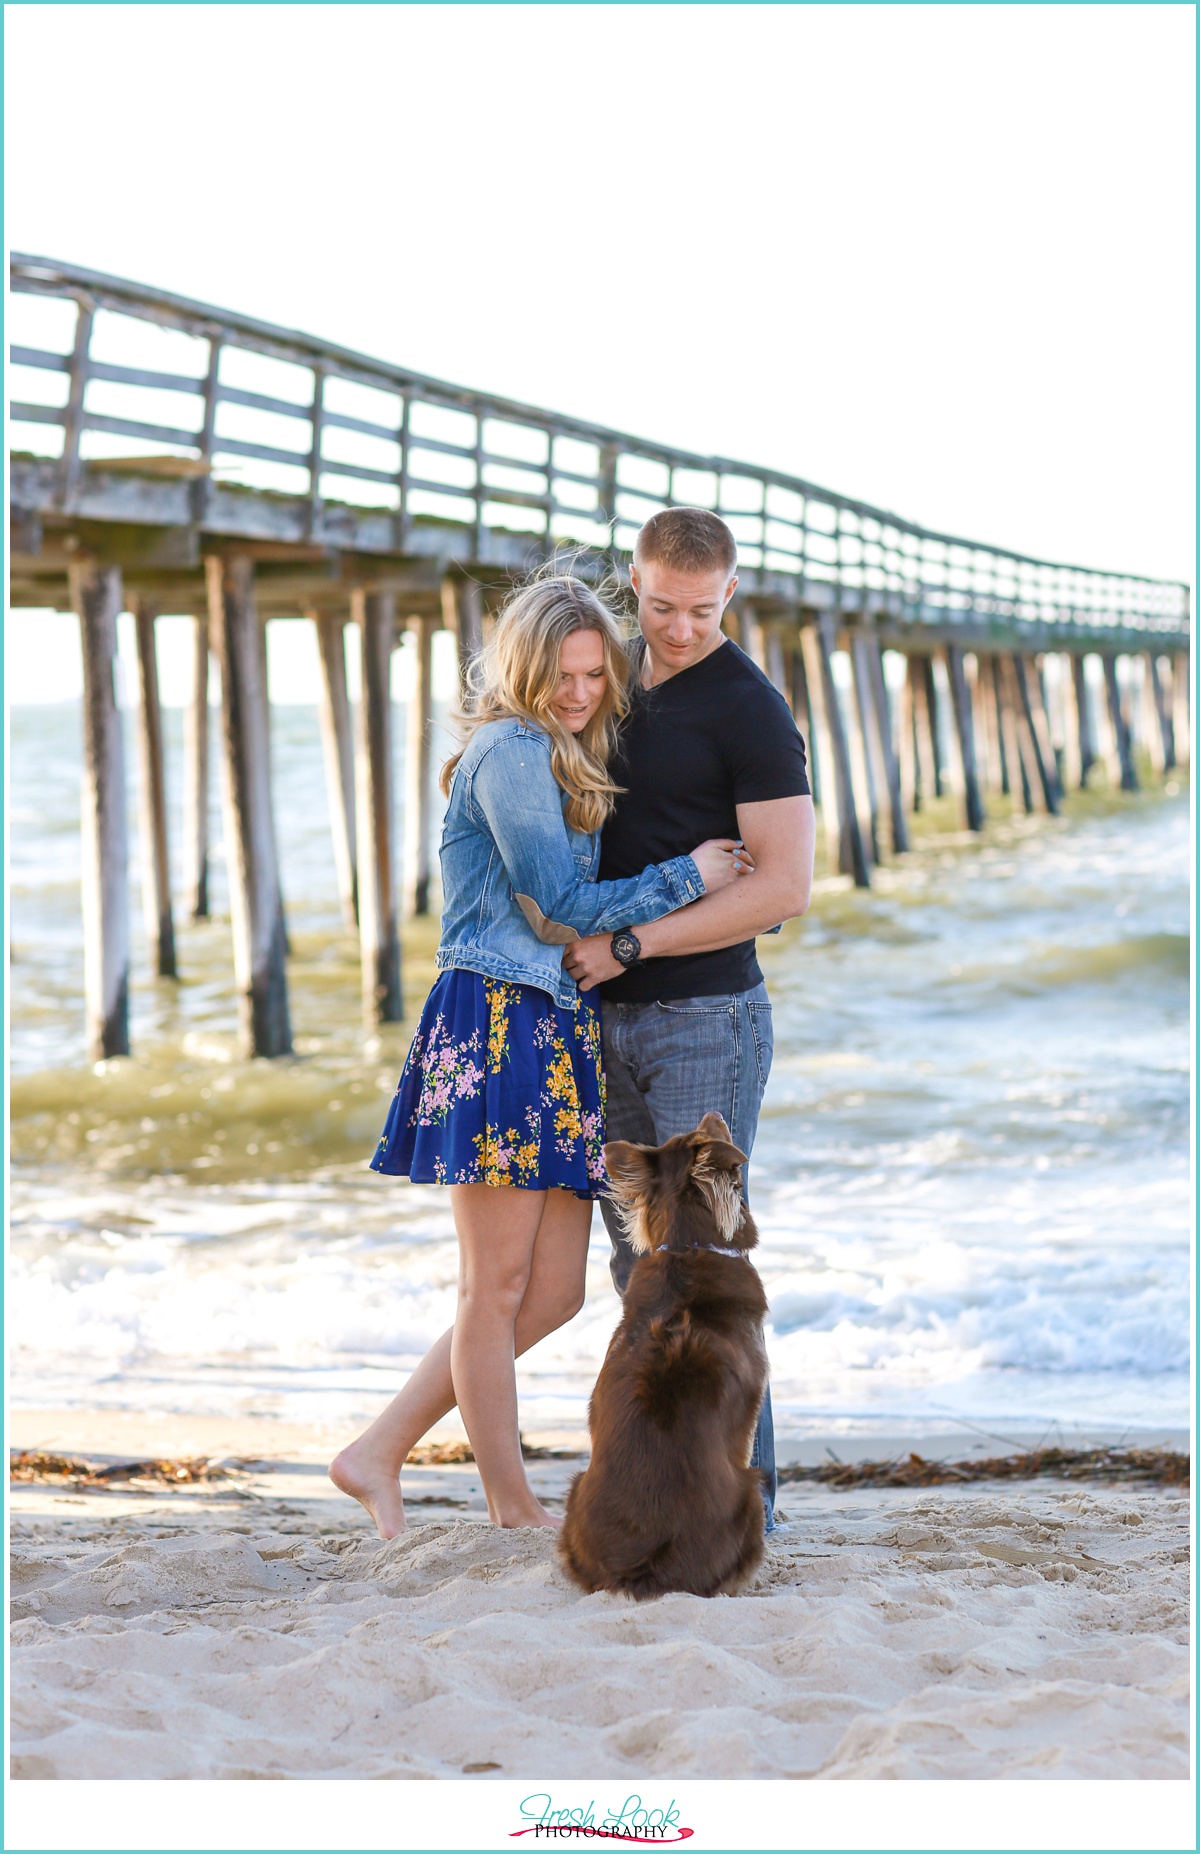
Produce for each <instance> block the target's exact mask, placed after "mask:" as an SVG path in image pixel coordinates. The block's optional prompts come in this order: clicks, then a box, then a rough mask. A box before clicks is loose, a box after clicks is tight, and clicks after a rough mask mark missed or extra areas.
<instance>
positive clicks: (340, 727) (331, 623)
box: [313, 612, 358, 927]
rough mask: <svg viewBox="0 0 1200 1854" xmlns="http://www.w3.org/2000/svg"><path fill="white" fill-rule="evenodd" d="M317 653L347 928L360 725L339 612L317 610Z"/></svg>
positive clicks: (354, 913)
mask: <svg viewBox="0 0 1200 1854" xmlns="http://www.w3.org/2000/svg"><path fill="white" fill-rule="evenodd" d="M313 623H314V625H315V626H316V632H317V653H318V656H319V657H320V661H321V698H320V709H319V714H320V722H321V749H322V752H323V754H324V758H325V790H326V792H327V793H328V795H329V828H330V831H331V833H332V836H333V861H334V867H335V868H336V870H337V884H338V894H339V895H340V897H341V902H342V917H343V919H344V920H345V922H346V925H347V927H357V925H358V863H357V856H358V845H357V837H356V829H355V821H354V730H353V725H352V722H351V716H350V696H349V692H348V690H347V686H346V638H345V628H344V620H343V618H342V616H341V614H340V613H338V612H316V613H314V614H313Z"/></svg>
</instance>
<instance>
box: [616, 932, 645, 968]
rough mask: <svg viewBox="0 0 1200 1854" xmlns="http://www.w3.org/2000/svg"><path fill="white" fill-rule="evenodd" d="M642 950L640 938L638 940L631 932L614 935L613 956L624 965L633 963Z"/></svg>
mask: <svg viewBox="0 0 1200 1854" xmlns="http://www.w3.org/2000/svg"><path fill="white" fill-rule="evenodd" d="M641 950H642V946H641V942H640V940H636V939H635V938H634V936H633V935H632V934H631V933H617V934H614V935H613V939H612V952H613V958H614V959H619V960H620V962H621V964H622V965H623V966H629V965H632V964H633V962H634V960H635V959H636V958H637V957H638V955H639V954H640V953H641Z"/></svg>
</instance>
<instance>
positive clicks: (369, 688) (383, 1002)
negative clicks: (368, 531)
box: [350, 589, 403, 1024]
mask: <svg viewBox="0 0 1200 1854" xmlns="http://www.w3.org/2000/svg"><path fill="white" fill-rule="evenodd" d="M350 609H351V616H352V619H353V622H354V623H355V624H356V625H357V626H358V629H359V634H360V636H361V638H362V696H361V699H360V701H359V704H358V711H357V723H358V725H357V730H356V737H355V757H354V764H355V781H356V789H355V817H356V820H357V827H358V936H359V946H360V949H361V953H362V995H363V1015H364V1017H365V1019H366V1022H367V1023H368V1024H383V1023H398V1022H399V1021H400V1018H401V1016H402V1015H403V1006H402V998H401V988H400V938H399V933H398V929H397V922H396V822H395V802H394V799H393V796H392V693H391V665H392V646H393V644H394V642H395V635H396V596H395V594H394V593H392V592H366V591H364V590H362V589H357V590H356V591H355V592H354V593H353V595H352V599H351V607H350Z"/></svg>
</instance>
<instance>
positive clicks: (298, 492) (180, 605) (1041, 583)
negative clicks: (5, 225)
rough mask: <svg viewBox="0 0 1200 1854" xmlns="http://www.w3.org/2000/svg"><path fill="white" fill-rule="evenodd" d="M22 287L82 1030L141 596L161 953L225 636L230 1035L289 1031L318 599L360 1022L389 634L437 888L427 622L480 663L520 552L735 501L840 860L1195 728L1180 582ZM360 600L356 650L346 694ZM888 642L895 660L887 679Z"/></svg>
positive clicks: (49, 276) (95, 301)
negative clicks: (78, 872) (180, 650)
mask: <svg viewBox="0 0 1200 1854" xmlns="http://www.w3.org/2000/svg"><path fill="white" fill-rule="evenodd" d="M11 283H12V288H13V290H14V291H16V292H18V293H20V294H23V295H28V296H33V297H41V298H46V299H57V300H58V301H59V302H62V303H65V304H67V305H69V306H70V307H71V308H72V310H73V319H72V321H71V326H70V330H69V333H64V334H63V335H62V337H61V339H60V341H59V343H58V345H57V346H54V345H38V346H33V345H14V346H13V347H12V349H11V352H10V359H11V364H12V369H13V383H14V388H15V397H14V399H13V401H12V403H11V405H10V418H11V421H12V444H13V448H12V451H11V455H10V472H11V508H12V548H11V560H12V585H11V596H12V602H13V603H14V604H15V605H25V606H36V607H42V608H45V607H57V608H62V609H66V608H68V607H69V608H71V609H74V610H75V611H76V612H77V613H78V614H79V617H80V622H81V626H82V630H83V639H84V673H85V704H86V706H87V712H88V715H89V717H90V720H89V726H88V729H87V730H86V734H85V739H86V743H87V766H86V769H85V787H86V790H87V792H88V793H90V797H88V798H87V802H85V806H84V828H85V837H86V838H87V843H86V844H85V851H86V854H85V858H84V869H85V875H84V891H85V894H84V905H85V918H86V921H87V935H86V938H87V962H86V963H87V972H88V1015H89V1041H90V1045H91V1048H92V1051H93V1053H94V1054H95V1055H98V1056H99V1055H107V1054H112V1053H117V1052H119V1051H121V1050H124V1049H127V1048H128V1003H127V995H128V920H127V917H126V916H127V900H126V899H125V887H126V868H125V859H126V849H125V823H124V817H123V813H122V815H121V816H120V817H118V815H117V813H118V810H119V806H118V805H117V803H116V796H115V791H116V789H119V788H115V789H114V785H113V782H114V780H116V779H117V777H118V775H119V771H120V765H121V754H122V747H121V741H120V716H119V714H118V713H117V712H116V711H115V709H113V708H112V704H111V683H112V676H111V657H112V652H113V650H114V649H115V619H116V615H117V612H118V611H120V610H122V609H129V610H131V611H133V613H134V616H135V618H136V620H137V640H138V650H139V667H140V671H141V674H140V687H141V692H142V702H141V708H140V715H141V729H142V738H141V743H140V744H141V755H140V757H141V763H142V767H143V787H144V793H145V800H144V827H143V834H144V835H145V837H146V840H147V855H146V857H145V865H146V874H145V883H144V888H145V908H146V915H147V924H148V927H149V928H150V930H151V941H152V946H153V950H154V957H155V961H156V970H157V971H158V973H159V974H160V975H163V976H169V975H170V974H171V973H172V972H173V970H174V961H175V950H174V932H173V923H172V911H171V905H170V895H169V892H168V890H167V885H166V828H165V816H166V811H165V798H164V792H163V781H162V752H161V730H160V727H159V723H158V705H157V676H156V671H155V665H154V618H155V616H156V614H157V613H159V612H161V611H172V612H176V613H178V612H194V613H196V614H198V616H197V619H196V625H197V645H196V663H197V676H196V695H195V702H194V708H193V712H192V714H191V716H190V725H189V730H188V740H189V747H188V761H187V790H186V793H185V838H186V843H185V851H186V862H187V871H188V874H187V896H186V905H187V907H188V909H189V911H190V912H191V913H193V914H201V913H203V912H204V911H205V909H206V907H207V895H206V888H207V883H206V866H207V843H206V840H205V817H206V804H205V795H206V793H207V776H208V774H207V734H206V729H205V728H204V727H202V726H201V725H200V722H201V720H202V719H203V717H204V714H205V713H206V709H205V707H204V704H205V703H206V701H207V661H208V652H209V650H210V649H211V651H212V652H213V653H214V654H215V655H216V656H217V658H218V660H219V661H220V663H221V667H222V678H221V685H222V704H223V740H224V751H225V755H226V760H227V765H228V769H229V772H230V777H229V778H228V779H227V780H226V781H225V784H224V790H225V794H226V798H225V803H226V811H227V815H226V836H227V841H228V842H229V843H230V845H231V846H232V852H233V854H232V857H231V871H230V875H231V894H232V904H231V906H232V916H233V927H234V944H235V961H236V968H237V974H238V985H239V989H240V992H241V998H242V1023H243V1035H244V1041H245V1046H246V1048H247V1049H248V1050H249V1051H252V1052H255V1053H264V1054H274V1053H279V1052H280V1051H282V1050H285V1049H287V1048H288V1047H289V1044H290V1032H289V1029H288V1009H287V986H286V973H285V963H284V960H285V944H286V933H285V930H284V923H283V914H282V903H281V901H280V883H279V874H278V869H277V866H276V855H275V848H274V843H273V835H272V825H271V807H270V793H269V790H268V789H267V785H266V780H267V757H266V753H265V723H266V690H265V653H264V647H263V630H262V621H263V619H264V618H267V617H270V618H276V617H291V618H297V619H308V620H311V621H313V622H315V624H316V626H317V631H318V637H319V641H320V660H321V665H322V674H323V698H324V699H323V703H322V726H323V731H324V737H325V748H326V752H325V758H326V768H327V775H328V779H329V786H330V801H331V812H332V820H333V837H334V850H335V859H336V865H337V870H338V878H339V886H340V889H341V893H342V898H343V905H344V907H345V909H346V913H347V918H348V919H350V920H356V921H357V923H358V926H359V931H360V935H361V939H362V950H363V985H364V1000H365V1008H366V1012H367V1015H368V1017H369V1018H371V1019H373V1020H380V1019H383V1020H388V1019H393V1018H396V1017H398V1016H399V1014H400V1010H401V987H400V958H399V946H398V938H397V929H396V917H397V906H396V886H397V871H396V859H395V815H394V813H395V806H394V800H393V795H392V780H391V752H390V728H391V713H390V703H389V701H388V699H387V694H386V691H387V686H388V678H387V663H388V656H389V654H390V651H391V649H392V647H393V646H394V644H395V643H396V642H397V641H398V636H399V634H400V632H401V631H402V630H403V629H407V628H412V629H413V630H414V631H415V633H416V637H417V645H418V649H417V658H418V666H419V671H420V673H419V676H418V697H417V700H416V701H415V702H414V704H413V710H412V717H411V725H412V727H413V730H414V731H413V738H412V743H411V744H412V752H411V754H410V778H409V792H408V795H407V801H406V802H407V807H408V809H409V811H410V812H411V818H410V822H411V824H412V827H413V828H412V829H411V830H410V831H409V833H408V836H409V840H410V850H409V857H408V864H409V866H408V870H407V873H406V883H405V886H406V891H407V893H406V900H407V903H408V905H409V906H410V907H411V908H413V909H415V910H418V911H423V910H424V909H426V908H427V907H428V905H429V886H430V861H431V855H430V831H429V808H430V782H431V776H432V768H431V766H430V754H429V748H428V732H427V723H428V710H429V650H430V644H431V639H432V633H433V631H434V629H436V628H438V627H440V626H446V627H447V628H449V629H450V630H452V631H453V632H454V634H455V635H456V637H457V641H458V649H459V656H460V662H462V663H463V664H464V665H465V663H466V662H467V661H469V658H470V656H471V654H472V652H473V651H474V650H475V649H477V648H478V646H479V643H480V641H481V638H482V635H483V627H484V626H485V625H486V624H487V622H488V621H489V613H490V609H491V607H493V606H494V604H495V602H496V600H497V598H498V597H499V596H501V594H502V592H503V589H504V587H505V586H506V585H507V583H508V582H509V580H510V578H511V576H512V575H513V574H514V573H519V572H521V571H524V570H525V569H527V568H528V567H529V566H531V565H532V564H534V563H535V562H536V561H538V560H540V559H542V558H545V557H546V556H548V555H549V554H551V553H552V552H554V551H556V550H559V549H562V548H567V549H571V550H576V551H577V552H578V557H579V570H582V571H584V572H590V571H595V570H605V569H611V568H612V567H613V566H614V565H615V567H616V568H617V570H618V572H624V571H626V570H627V565H628V556H629V550H630V549H631V547H632V544H633V540H634V537H635V535H636V533H637V530H638V528H639V527H640V526H641V524H642V522H644V521H645V520H646V518H647V517H648V516H649V515H651V514H653V513H654V512H655V511H656V510H657V509H660V508H663V507H666V506H669V505H671V504H678V503H689V504H692V505H699V506H705V507H709V508H716V509H718V510H719V511H720V513H721V514H722V516H723V517H724V519H725V520H726V521H727V522H728V523H729V526H730V527H731V529H732V530H733V532H734V535H735V537H736V539H737V543H738V551H739V574H740V584H739V589H738V598H737V605H736V608H735V609H734V610H733V612H732V613H731V618H732V621H733V623H734V625H735V627H738V628H739V629H738V634H739V635H740V637H741V640H742V642H743V644H744V645H745V646H746V647H747V648H748V649H750V650H751V652H752V653H753V654H754V655H755V656H756V657H757V659H758V660H759V661H760V663H761V664H762V666H763V667H764V668H765V669H766V670H767V672H768V673H769V674H770V675H771V676H772V678H773V679H774V680H775V681H776V682H777V684H778V685H779V687H780V688H781V689H783V690H784V692H785V693H786V694H787V695H788V697H789V699H790V700H791V701H792V703H793V705H794V707H795V708H796V711H797V714H798V717H799V719H800V721H801V725H802V727H803V729H804V731H805V732H806V734H807V735H808V736H809V743H810V752H811V756H812V759H813V763H814V773H815V776H816V786H817V796H818V801H819V803H820V805H821V809H822V811H823V812H824V814H825V822H826V829H827V832H828V836H829V844H830V852H831V855H832V857H833V858H834V860H835V861H836V864H837V866H838V867H839V868H841V869H842V870H844V871H845V872H847V873H849V874H851V875H853V877H854V879H855V880H856V881H858V882H860V883H866V882H868V881H869V879H870V869H871V866H872V864H873V862H875V861H878V860H879V859H880V858H881V857H882V856H884V855H887V854H895V853H897V852H901V851H903V850H904V849H905V847H906V846H907V841H908V834H907V825H906V822H905V818H906V813H909V812H911V811H912V810H913V809H914V808H915V807H918V806H919V805H920V804H921V803H922V802H925V801H927V799H928V798H929V797H930V796H932V795H934V794H940V793H941V791H942V790H943V787H945V788H947V789H950V790H953V791H955V792H956V793H957V794H958V795H959V797H960V801H961V806H962V812H963V817H964V821H965V822H966V824H967V825H968V826H969V827H970V828H971V829H974V830H978V829H981V828H982V827H983V825H984V821H985V811H986V794H987V792H988V791H989V790H995V791H997V792H1000V791H1003V792H1005V793H1007V792H1008V791H1009V790H1010V786H1011V788H1012V790H1013V791H1014V792H1018V793H1019V796H1020V799H1021V802H1023V803H1024V804H1026V805H1027V806H1029V807H1030V808H1035V807H1038V806H1042V807H1046V808H1049V809H1051V810H1053V809H1055V808H1057V805H1058V802H1059V798H1060V795H1061V790H1062V785H1063V781H1064V780H1066V781H1068V782H1074V783H1079V782H1082V781H1085V780H1086V779H1087V777H1088V774H1089V771H1090V769H1091V767H1092V766H1093V765H1096V764H1097V763H1099V762H1100V761H1102V760H1103V761H1104V762H1105V763H1106V764H1107V766H1108V767H1109V770H1110V776H1111V777H1112V779H1113V780H1114V782H1115V783H1117V784H1119V785H1120V786H1121V788H1122V789H1126V790H1128V789H1131V788H1132V786H1133V785H1134V784H1135V782H1136V778H1137V773H1136V767H1135V760H1134V753H1133V744H1134V736H1135V734H1136V735H1137V737H1138V738H1139V739H1140V740H1141V741H1142V743H1143V744H1144V745H1145V746H1146V748H1147V750H1148V751H1149V753H1150V755H1151V760H1152V763H1153V765H1154V766H1155V767H1156V768H1157V769H1158V770H1159V771H1169V770H1170V769H1171V768H1172V767H1173V766H1174V764H1175V763H1176V761H1177V760H1178V759H1179V758H1181V757H1182V756H1183V755H1184V754H1185V753H1186V752H1187V750H1188V749H1187V738H1188V734H1189V729H1190V707H1189V700H1188V693H1187V691H1188V668H1187V666H1188V652H1189V648H1190V597H1189V589H1188V587H1187V586H1186V585H1183V584H1181V583H1178V582H1174V581H1163V580H1154V579H1148V578H1145V577H1142V576H1139V575H1135V574H1114V573H1108V572H1102V571H1098V570H1095V569H1091V568H1086V567H1078V566H1068V565H1063V564H1061V563H1056V562H1050V561H1044V560H1036V559H1031V558H1029V557H1028V556H1025V555H1022V554H1018V553H1016V552H1014V551H1012V550H1011V549H1007V548H1002V547H995V546H990V545H985V544H983V543H980V542H975V541H968V540H964V539H962V538H960V537H957V536H953V535H946V534H940V533H937V532H935V531H932V530H930V529H927V528H923V527H921V526H919V525H918V524H916V523H914V522H910V521H907V520H905V519H903V518H902V517H900V516H897V515H894V514H892V513H890V512H888V511H886V510H882V509H878V508H874V507H872V506H871V505H869V504H867V503H863V502H861V501H858V500H856V499H854V498H852V497H848V496H843V495H839V494H837V493H835V492H833V491H830V490H826V489H823V488H820V487H818V486H817V485H815V484H812V483H809V482H807V481H805V480H804V479H802V478H798V477H792V476H789V475H787V474H785V473H783V472H779V471H772V470H763V469H759V468H757V467H755V466H752V465H748V464H743V463H740V462H737V461H736V460H733V459H729V458H724V457H710V456H702V455H699V454H696V453H692V452H687V451H681V450H678V449H675V448H672V447H670V446H666V445H661V444H655V443H651V442H649V441H646V440H643V439H640V438H635V437H631V436H630V435H628V434H627V433H623V432H617V431H611V430H609V429H607V428H605V427H602V426H598V425H594V424H590V423H588V422H586V421H583V420H579V419H574V418H571V417H569V416H567V415H566V414H560V413H556V412H547V411H545V410H542V409H540V408H537V407H533V406H527V405H523V404H520V403H518V402H515V401H512V400H507V399H502V398H498V397H496V396H495V395H492V394H488V393H483V392H479V391H475V390H473V389H470V388H466V387H460V386H455V385H452V384H450V383H448V382H446V381H441V380H435V379H431V378H429V377H427V376H425V375H421V374H415V373H412V372H411V371H409V370H407V369H405V368H402V367H398V366H395V365H392V364H390V363H388V362H384V361H379V360H375V359H372V358H370V357H369V356H366V355H361V354H356V353H353V352H351V351H350V350H348V349H345V348H341V347H338V346H336V345H334V344H332V343H329V342H323V341H320V340H317V339H316V338H314V337H312V336H309V335H306V334H301V333H297V332H294V331H291V330H287V329H282V328H275V327H272V326H270V325H269V324H266V323H263V322H259V321H256V320H254V319H253V318H251V317H248V316H240V315H236V314H232V313H230V312H228V311H225V310H221V309H215V308H212V307H210V306H208V305H206V304H204V303H197V302H192V301H190V300H188V299H186V298H183V297H179V296H174V295H171V294H168V293H167V292H165V291H161V290H154V289H149V288H146V287H144V286H142V285H139V284H135V283H129V282H125V281H123V280H122V279H120V278H115V277H109V276H105V275H103V274H101V273H98V272H95V271H90V270H84V269H81V268H79V267H78V266H74V265H69V264H61V263H58V262H56V261H54V260H51V259H47V258H36V257H27V256H14V257H13V259H12V265H11ZM45 339H47V340H48V339H49V337H46V338H45ZM347 622H352V623H354V624H355V625H356V626H358V627H359V629H360V631H361V633H362V640H363V645H364V650H363V666H364V688H363V700H362V702H361V703H360V704H359V705H358V708H357V714H356V718H354V719H352V716H351V710H350V704H349V702H348V700H347V697H346V686H345V658H344V653H343V651H342V648H341V645H342V632H343V627H344V625H345V624H346V623H347ZM884 649H888V650H893V651H900V652H902V653H903V654H904V655H905V656H906V657H907V659H908V670H907V677H906V681H905V684H904V687H903V690H902V691H900V698H901V699H900V700H899V702H898V703H893V699H892V697H891V695H890V693H889V689H888V686H887V683H886V681H885V677H884V671H883V660H882V656H881V652H882V651H883V650H884ZM843 653H844V654H843ZM1089 654H1094V655H1096V656H1098V657H1099V658H1100V659H1101V663H1102V673H1103V686H1104V691H1105V697H1104V701H1103V703H1093V700H1092V695H1091V690H1090V687H1089V679H1088V678H1087V676H1086V675H1085V672H1084V660H1085V656H1087V655H1089ZM1056 665H1057V669H1058V671H1059V672H1061V673H1056V671H1055V666H1056ZM847 670H848V674H847V673H846V672H847ZM1048 671H1049V672H1050V673H1049V674H1048V673H1047V672H1048ZM1135 684H1136V688H1135ZM106 686H107V693H106ZM1131 704H1132V706H1131ZM894 709H895V710H896V712H893V710H894ZM1135 709H1136V712H1134V710H1135ZM352 727H356V730H357V738H356V740H355V742H354V744H353V745H352V742H351V731H352ZM1101 735H1103V739H1101ZM123 909H124V910H125V912H124V913H123Z"/></svg>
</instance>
